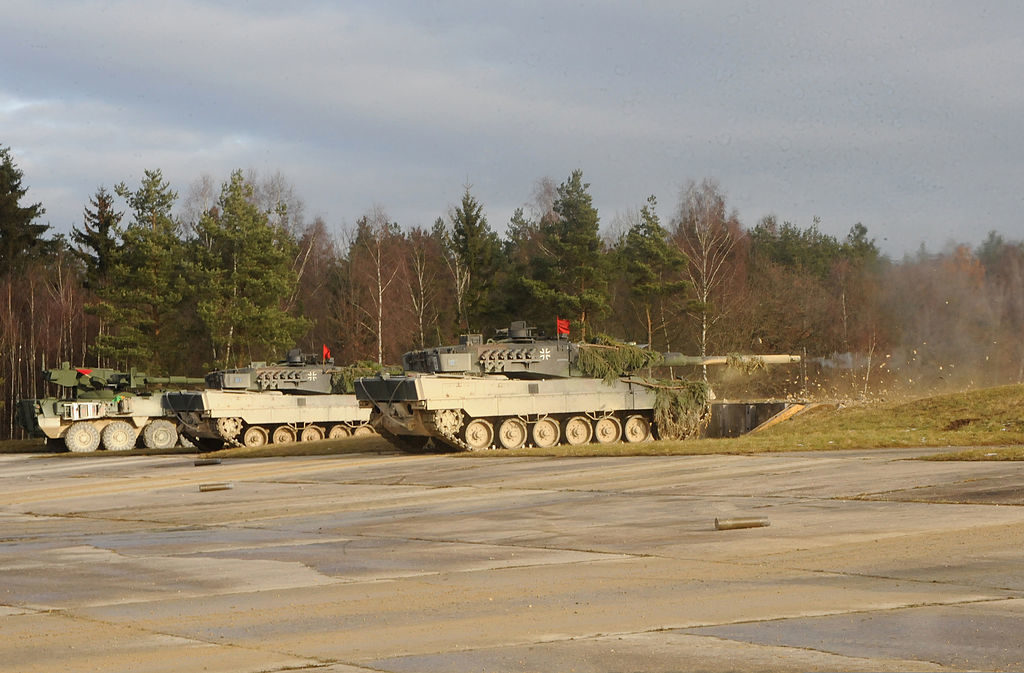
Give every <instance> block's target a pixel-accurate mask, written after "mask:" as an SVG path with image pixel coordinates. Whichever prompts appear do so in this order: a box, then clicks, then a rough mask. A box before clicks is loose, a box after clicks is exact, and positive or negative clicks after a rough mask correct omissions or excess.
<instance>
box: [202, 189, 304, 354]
mask: <svg viewBox="0 0 1024 673" xmlns="http://www.w3.org/2000/svg"><path fill="white" fill-rule="evenodd" d="M253 197H254V193H253V187H252V185H251V184H250V183H248V182H246V181H245V179H244V178H243V177H242V172H241V171H235V172H234V173H232V174H231V179H230V181H229V182H227V183H225V184H224V186H223V188H222V190H221V196H220V199H219V201H218V202H217V205H216V206H215V207H214V208H211V209H210V210H208V211H207V212H206V213H205V214H203V216H202V217H201V218H200V220H199V222H198V223H197V224H196V240H195V241H194V242H193V255H192V257H193V259H192V266H191V269H190V272H189V276H190V278H191V281H192V282H191V286H192V287H194V288H196V302H195V310H196V315H197V317H198V320H199V323H200V326H201V329H202V331H203V336H204V340H205V341H207V342H208V344H209V347H210V349H211V350H210V353H211V356H212V360H211V363H210V364H211V366H213V367H218V368H219V367H230V366H237V365H239V364H243V363H244V362H243V361H249V360H252V359H274V358H275V357H279V356H280V354H281V353H283V352H284V351H286V350H287V349H288V348H290V347H292V346H294V344H295V343H296V342H297V341H298V340H299V338H300V336H301V335H302V333H303V332H305V331H306V329H308V327H309V321H307V320H305V319H304V318H297V317H294V316H292V315H289V314H288V312H287V311H285V310H284V309H283V307H284V306H285V305H286V304H287V302H288V299H289V297H291V296H292V295H293V294H294V292H295V287H296V285H297V283H298V276H297V274H296V272H295V270H294V269H293V268H292V260H293V258H294V256H295V251H296V242H295V240H294V239H293V237H292V236H291V235H290V234H289V233H288V232H287V231H286V229H285V227H284V226H283V225H281V224H278V225H273V224H271V222H270V214H269V213H268V212H266V211H262V210H260V209H259V207H258V206H256V204H255V202H254V198H253Z"/></svg>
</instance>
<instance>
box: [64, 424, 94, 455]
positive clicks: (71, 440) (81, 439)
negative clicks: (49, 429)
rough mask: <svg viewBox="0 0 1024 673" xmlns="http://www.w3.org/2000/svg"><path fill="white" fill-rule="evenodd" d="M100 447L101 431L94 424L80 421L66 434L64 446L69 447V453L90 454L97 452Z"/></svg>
mask: <svg viewBox="0 0 1024 673" xmlns="http://www.w3.org/2000/svg"><path fill="white" fill-rule="evenodd" d="M99 445H100V431H99V430H97V429H96V426H95V425H93V424H92V423H87V422H86V421H79V422H78V423H75V424H73V425H72V426H71V427H70V428H68V431H67V432H66V433H64V446H66V447H68V451H72V452H74V453H89V452H90V451H95V450H96V449H97V448H98V447H99Z"/></svg>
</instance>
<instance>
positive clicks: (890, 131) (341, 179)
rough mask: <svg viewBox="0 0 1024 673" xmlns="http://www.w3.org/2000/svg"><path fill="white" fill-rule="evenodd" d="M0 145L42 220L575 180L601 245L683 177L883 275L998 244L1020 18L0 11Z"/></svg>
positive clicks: (907, 11) (853, 11) (936, 8)
mask: <svg viewBox="0 0 1024 673" xmlns="http://www.w3.org/2000/svg"><path fill="white" fill-rule="evenodd" d="M0 17H2V23H3V30H2V32H0V35H2V38H0V63H2V64H3V66H2V74H0V146H6V147H10V148H11V150H12V154H13V156H14V160H15V163H16V164H17V165H18V167H19V168H20V169H22V171H23V172H24V174H25V176H24V185H25V186H27V187H28V188H29V193H28V195H27V197H26V200H27V201H28V202H30V203H36V202H42V204H43V206H44V207H45V208H46V211H47V212H46V214H45V216H44V220H45V221H47V222H49V223H50V224H51V225H52V226H53V230H54V231H57V232H66V231H69V230H70V228H71V226H73V225H75V226H79V227H80V226H81V222H82V209H83V207H84V206H85V205H86V204H87V203H88V200H89V198H90V197H91V196H92V195H93V194H95V192H96V189H97V188H98V187H99V186H101V185H103V186H106V187H107V189H108V190H109V189H111V188H112V187H113V185H114V184H116V183H118V182H122V181H123V182H126V183H127V184H128V185H129V186H130V187H137V186H138V184H139V182H140V180H141V178H142V175H143V171H144V170H145V169H155V168H159V169H161V170H162V171H163V174H164V176H165V178H167V179H168V180H169V181H170V182H171V184H172V187H173V188H175V189H176V190H177V191H178V192H179V194H180V195H182V196H184V195H185V194H186V193H187V191H188V188H189V186H190V185H191V184H192V183H194V182H195V181H196V180H197V179H198V178H200V177H201V176H203V175H208V176H211V177H213V179H214V180H215V181H216V182H217V183H218V184H220V183H221V182H223V181H224V180H226V179H227V178H228V176H229V174H230V172H231V171H232V170H234V169H243V170H246V171H248V170H255V171H257V172H258V173H259V174H260V175H264V176H269V175H273V174H276V173H280V174H282V175H283V176H284V177H285V178H286V179H287V180H288V181H289V182H290V183H291V184H292V185H294V187H295V189H296V192H297V194H298V196H299V197H300V198H301V199H302V201H303V203H304V204H305V216H306V219H307V220H308V219H311V218H312V217H315V216H322V217H323V218H324V219H325V220H326V222H327V223H328V224H329V225H330V226H331V227H332V228H340V227H343V226H349V225H351V224H352V223H353V222H354V221H355V220H356V219H357V218H358V217H359V216H360V215H362V214H364V213H366V212H367V211H369V210H370V209H371V208H373V207H381V208H383V209H384V210H385V211H386V212H387V213H388V214H389V216H390V217H391V218H392V219H393V220H396V221H397V222H399V224H401V225H402V226H403V227H407V228H408V227H412V226H414V225H422V226H428V227H429V226H430V225H431V223H432V222H433V221H434V219H435V218H436V217H438V216H439V215H444V214H446V213H447V212H448V210H449V208H450V207H451V206H452V205H453V204H455V203H457V202H458V201H459V199H460V198H461V195H462V191H463V186H464V185H466V184H471V185H472V191H473V193H474V195H475V196H476V197H477V199H478V200H479V201H480V202H481V203H482V204H483V206H484V210H485V214H486V215H487V217H488V221H489V222H490V224H491V226H492V227H493V228H495V229H496V230H498V231H499V232H504V228H505V224H506V223H507V221H508V218H509V217H510V216H511V214H512V212H513V210H514V209H515V208H516V207H518V206H524V205H527V204H529V203H530V202H531V201H532V197H533V193H534V190H535V187H536V184H537V182H538V180H540V179H541V178H545V177H548V178H551V179H553V180H554V181H555V182H556V183H561V182H563V181H564V180H566V178H568V176H569V174H570V173H571V172H572V171H573V170H574V169H576V168H580V169H582V170H583V175H584V180H585V181H586V182H589V183H590V184H591V187H590V193H591V194H592V196H593V198H594V204H595V205H596V206H597V207H598V209H599V214H600V217H601V221H602V224H603V225H604V226H609V225H612V224H613V223H614V222H615V221H616V220H617V219H618V220H619V221H621V219H622V217H623V215H625V214H626V213H628V212H630V211H632V210H635V209H637V208H639V207H640V206H641V205H643V204H644V202H645V199H646V197H647V196H648V195H650V194H654V195H656V196H657V197H658V201H659V214H660V215H661V216H662V219H663V221H668V220H669V219H670V217H671V214H672V211H673V210H674V209H675V208H676V206H677V204H678V201H679V193H680V188H681V187H682V186H683V185H684V184H685V183H686V182H687V181H689V180H695V181H698V182H699V181H700V180H702V179H704V178H706V177H710V178H714V179H715V180H717V181H718V183H719V185H720V187H721V189H722V191H723V192H724V193H725V195H726V197H727V204H728V206H729V207H730V208H735V209H736V210H737V211H738V213H739V216H740V219H741V221H742V222H743V224H744V225H746V226H747V227H753V226H754V225H755V224H756V223H757V221H758V220H759V219H760V218H762V217H763V216H765V215H768V214H774V215H775V216H776V217H777V218H778V219H779V220H780V221H790V222H792V223H794V224H796V225H798V226H800V227H807V226H809V225H810V224H811V222H812V220H813V218H814V217H815V216H817V217H819V218H820V219H821V225H820V226H821V229H822V230H823V231H825V232H826V233H829V234H833V235H836V236H838V237H845V236H846V234H847V232H848V231H849V229H850V227H851V226H852V225H853V224H855V223H857V222H861V223H863V224H864V225H865V226H866V227H867V228H868V234H869V236H870V237H872V238H875V239H876V241H877V242H878V244H879V245H880V247H881V248H882V250H883V252H885V253H887V254H889V255H891V256H893V257H895V258H899V257H901V256H902V255H903V254H904V253H907V252H909V253H913V252H916V251H917V249H918V248H919V246H920V245H921V244H922V243H924V244H925V245H926V246H927V248H928V250H929V251H932V252H938V251H941V250H943V249H944V247H945V246H946V245H948V244H949V243H950V242H957V243H968V244H971V245H976V244H977V243H979V242H981V240H983V238H984V237H985V236H986V234H987V232H989V231H991V230H996V231H998V232H1000V233H1001V234H1002V235H1004V236H1005V237H1006V238H1008V239H1012V240H1020V239H1021V238H1024V214H1022V213H1024V3H1019V2H1012V1H1010V2H999V3H997V2H978V3H974V2H960V1H957V0H951V1H949V2H894V3H889V2H867V1H864V0H857V1H851V2H814V3H810V2H807V3H804V2H764V1H763V0H751V1H749V2H723V1H722V0H712V1H709V2H696V1H694V2H684V1H680V0H664V1H651V2H560V1H559V0H540V1H537V2H516V1H511V2H503V3H492V2H470V1H468V0H467V1H465V2H407V3H399V2H369V1H368V2H296V3H284V2H230V1H205V2H204V1H200V0H192V1H180V0H179V1H176V2H160V3H156V2H138V1H137V0H133V1H123V2H119V1H111V2H104V1H99V0H97V1H95V2H85V1H67V2H59V1H52V0H51V1H44V2H39V0H29V1H25V2H23V1H21V0H14V1H10V0H0Z"/></svg>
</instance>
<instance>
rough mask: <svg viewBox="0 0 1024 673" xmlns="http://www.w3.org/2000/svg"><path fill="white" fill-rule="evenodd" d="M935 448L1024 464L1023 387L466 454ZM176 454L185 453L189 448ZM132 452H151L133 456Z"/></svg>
mask: <svg viewBox="0 0 1024 673" xmlns="http://www.w3.org/2000/svg"><path fill="white" fill-rule="evenodd" d="M894 447H936V448H937V449H944V450H943V451H940V452H938V453H936V454H935V455H934V456H930V458H931V459H935V460H1024V385H1013V386H1001V387H997V388H985V389H982V390H973V391H969V392H961V393H951V394H945V395H936V396H932V397H925V398H920V399H913V400H905V401H899V402H871V403H847V404H835V403H829V404H820V405H817V406H814V407H811V408H808V409H807V410H805V411H804V412H802V413H800V414H798V415H797V416H795V417H793V418H791V419H789V420H787V421H784V422H782V423H779V424H777V425H775V426H773V427H770V428H766V429H764V430H762V431H760V432H755V433H752V434H749V435H746V436H743V437H738V438H734V439H700V440H685V441H656V442H644V443H642V444H624V443H623V444H610V445H597V444H589V445H586V446H579V447H566V446H559V447H555V448H552V449H531V448H527V449H518V450H515V451H508V450H494V451H478V452H473V453H464V454H459V455H464V456H467V457H474V458H475V457H488V456H641V455H642V456H667V455H687V454H708V453H729V454H742V453H764V452H775V451H820V450H828V449H880V448H894ZM37 451H47V449H45V448H43V446H42V444H41V442H39V441H29V440H16V441H10V442H3V443H0V452H2V453H24V452H37ZM175 452H177V453H181V452H183V450H182V449H178V450H176V451H175ZM366 452H377V453H391V452H394V449H393V448H392V447H391V445H390V444H388V443H387V442H386V441H384V440H383V439H381V438H379V437H356V438H349V439H342V440H323V441H320V442H309V443H305V444H287V445H276V446H275V445H270V446H264V447H260V448H258V449H248V448H243V447H240V448H231V449H224V450H222V451H217V452H216V453H214V454H210V455H215V456H217V457H223V458H259V457H268V456H300V455H329V454H343V453H366ZM128 453H129V454H130V453H152V452H150V451H145V452H143V451H137V452H136V451H133V452H128ZM60 455H61V456H67V457H68V458H78V457H101V456H111V455H125V454H123V453H110V452H106V451H98V452H95V453H90V454H70V453H64V454H60Z"/></svg>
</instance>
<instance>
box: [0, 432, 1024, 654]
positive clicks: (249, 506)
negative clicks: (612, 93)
mask: <svg viewBox="0 0 1024 673" xmlns="http://www.w3.org/2000/svg"><path fill="white" fill-rule="evenodd" d="M923 453H924V451H914V450H899V451H872V452H852V451H848V452H828V453H793V454H774V455H757V456H692V457H663V458H660V457H637V458H590V459H583V458H567V459H545V458H493V459H492V458H484V459H481V458H473V457H470V458H467V457H457V456H406V455H399V454H394V455H368V454H367V455H348V456H324V457H301V458H277V459H259V460H229V459H225V460H224V461H223V462H222V463H221V464H220V465H212V466H202V467H197V466H195V465H194V463H193V460H194V457H193V456H181V455H178V456H109V455H94V456H85V457H79V456H62V455H42V456H29V455H4V456H0V542H2V544H0V633H2V634H3V638H0V671H18V672H29V671H47V672H48V673H49V672H50V671H53V670H69V671H72V670H73V671H91V670H95V671H181V670H208V671H253V672H255V671H284V670H289V671H291V670H302V671H327V672H332V673H341V672H354V671H395V672H406V671H408V672H413V671H417V672H418V671H583V672H586V671H682V670H687V671H690V670H704V671H761V670H772V671H865V670H873V671H925V670H935V671H945V670H993V671H1009V670H1022V669H1024V642H1022V641H1021V638H1020V633H1024V507H1022V506H1021V505H1022V504H1024V463H1008V462H1003V463H951V462H924V461H916V460H910V458H912V457H914V456H915V455H921V454H923ZM209 483H229V484H231V485H232V488H230V489H226V490H218V491H207V492H201V491H200V490H199V487H200V485H202V484H209ZM738 516H754V517H764V518H767V519H769V520H770V522H771V525H770V526H768V527H766V528H752V529H742V530H731V531H716V530H715V529H714V520H715V518H716V517H721V518H727V517H738Z"/></svg>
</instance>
